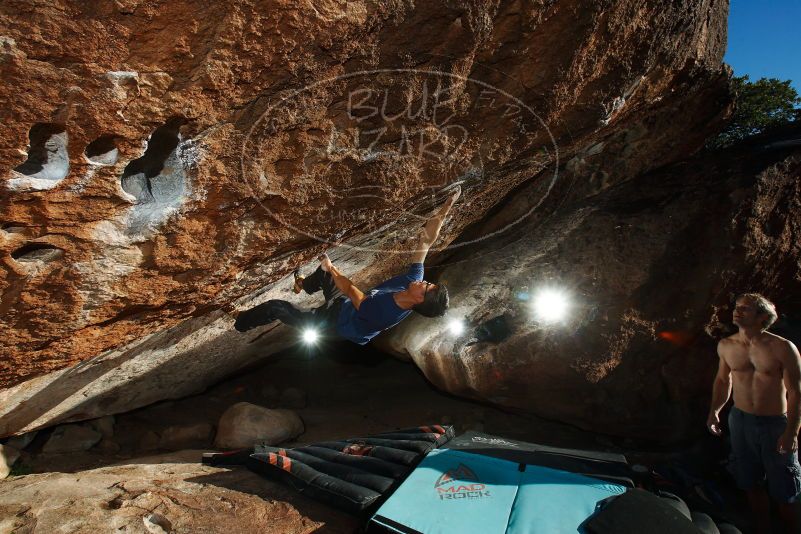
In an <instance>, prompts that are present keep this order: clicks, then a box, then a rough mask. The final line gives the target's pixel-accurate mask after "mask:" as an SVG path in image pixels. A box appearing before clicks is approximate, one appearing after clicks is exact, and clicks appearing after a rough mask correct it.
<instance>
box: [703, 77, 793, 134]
mask: <svg viewBox="0 0 801 534" xmlns="http://www.w3.org/2000/svg"><path fill="white" fill-rule="evenodd" d="M790 83H791V81H790V80H785V81H781V80H778V79H776V78H760V79H759V80H758V81H756V82H752V81H751V80H749V79H748V75H746V76H735V77H734V78H733V79H732V84H733V86H734V94H735V101H736V106H737V107H736V109H735V111H734V115H733V116H732V118H731V121H730V122H729V124H728V125H727V126H726V128H725V129H724V130H723V131H722V132H720V134H718V135H717V136H716V137H713V138H712V139H711V140H710V141H709V142H708V146H709V147H710V148H723V147H727V146H731V145H733V144H734V143H736V142H738V141H742V140H743V139H746V138H748V137H751V136H753V135H757V134H761V133H765V132H768V131H770V130H772V129H774V128H776V127H779V126H784V125H786V124H789V123H791V122H793V121H797V120H801V110H800V109H798V106H799V104H801V98H800V97H799V96H798V93H797V92H796V90H795V89H794V88H793V87H792V86H791V85H790Z"/></svg>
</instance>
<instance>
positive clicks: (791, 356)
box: [777, 339, 801, 453]
mask: <svg viewBox="0 0 801 534" xmlns="http://www.w3.org/2000/svg"><path fill="white" fill-rule="evenodd" d="M777 342H778V343H779V344H780V349H779V351H780V356H779V358H780V359H781V362H782V366H783V367H784V373H783V379H784V387H785V388H787V428H786V429H785V431H784V435H783V436H782V437H781V438H779V443H778V444H777V449H778V450H779V452H780V453H785V452H792V451H796V450H798V430H799V428H801V358H799V355H798V349H797V348H796V346H795V345H793V344H792V342H790V341H787V340H784V339H782V340H777Z"/></svg>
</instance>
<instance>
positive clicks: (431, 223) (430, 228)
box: [412, 187, 462, 263]
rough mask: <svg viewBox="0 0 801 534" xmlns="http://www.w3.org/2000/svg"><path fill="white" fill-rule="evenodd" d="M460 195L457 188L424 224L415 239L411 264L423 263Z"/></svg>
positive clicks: (459, 189)
mask: <svg viewBox="0 0 801 534" xmlns="http://www.w3.org/2000/svg"><path fill="white" fill-rule="evenodd" d="M460 194H462V189H461V188H460V187H457V188H456V190H455V191H454V192H453V194H451V196H450V197H448V200H446V201H445V204H443V205H442V207H441V208H440V209H439V211H437V213H435V214H434V215H433V216H432V217H431V218H430V219H429V220H428V222H426V224H425V226H423V229H422V230H421V231H420V235H419V237H418V238H417V245H416V247H415V251H414V255H413V256H412V263H423V262H424V261H425V259H426V256H427V255H428V249H430V248H431V245H433V244H434V242H435V241H436V240H437V238H438V237H439V231H440V229H441V228H442V223H444V222H445V217H447V216H448V212H449V211H451V208H452V207H453V205H454V204H455V203H456V200H457V199H458V198H459V195H460Z"/></svg>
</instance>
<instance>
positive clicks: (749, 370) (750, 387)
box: [720, 332, 788, 415]
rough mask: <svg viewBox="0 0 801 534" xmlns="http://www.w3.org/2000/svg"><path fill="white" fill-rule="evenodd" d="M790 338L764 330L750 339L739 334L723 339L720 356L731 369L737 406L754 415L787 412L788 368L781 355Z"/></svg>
mask: <svg viewBox="0 0 801 534" xmlns="http://www.w3.org/2000/svg"><path fill="white" fill-rule="evenodd" d="M787 343H788V341H787V340H786V339H784V338H781V337H779V336H776V335H773V334H771V333H769V332H763V333H762V334H760V335H759V336H758V337H757V338H754V339H752V340H751V341H750V342H748V341H743V340H741V338H740V336H739V335H738V334H734V335H733V336H729V337H727V338H725V339H723V340H721V342H720V356H721V357H722V358H723V360H724V361H725V362H726V365H728V366H729V368H730V369H731V376H732V385H733V389H734V405H735V406H736V407H737V408H739V409H740V410H742V411H744V412H748V413H751V414H754V415H782V414H784V413H786V412H787V390H786V389H785V387H784V381H783V375H784V367H783V366H782V363H781V359H780V357H779V354H780V351H781V350H782V349H783V347H784V345H786V344H787Z"/></svg>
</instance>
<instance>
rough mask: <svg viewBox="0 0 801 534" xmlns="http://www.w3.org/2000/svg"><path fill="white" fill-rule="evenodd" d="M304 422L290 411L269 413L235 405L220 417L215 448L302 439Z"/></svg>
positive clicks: (258, 407)
mask: <svg viewBox="0 0 801 534" xmlns="http://www.w3.org/2000/svg"><path fill="white" fill-rule="evenodd" d="M303 431H304V427H303V421H302V420H301V418H300V417H299V416H298V414H296V413H295V412H293V411H291V410H283V409H279V410H271V409H269V408H264V407H261V406H256V405H255V404H250V403H248V402H239V403H237V404H234V405H233V406H231V407H230V408H228V410H226V411H225V413H224V414H223V415H222V417H220V422H219V424H218V425H217V437H216V438H215V440H214V446H215V447H218V448H221V449H238V448H244V447H252V446H253V445H255V444H256V443H257V442H259V443H265V444H267V445H277V444H279V443H282V442H284V441H287V440H290V439H293V438H296V437H298V436H299V435H301V434H302V433H303Z"/></svg>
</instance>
